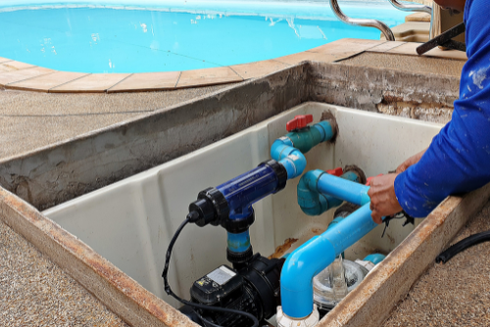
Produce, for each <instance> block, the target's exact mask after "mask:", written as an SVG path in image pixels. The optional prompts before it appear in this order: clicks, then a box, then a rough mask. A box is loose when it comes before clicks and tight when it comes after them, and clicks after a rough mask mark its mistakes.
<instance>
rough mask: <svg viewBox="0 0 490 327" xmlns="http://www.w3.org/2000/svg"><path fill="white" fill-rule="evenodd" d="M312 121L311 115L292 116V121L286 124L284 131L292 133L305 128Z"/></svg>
mask: <svg viewBox="0 0 490 327" xmlns="http://www.w3.org/2000/svg"><path fill="white" fill-rule="evenodd" d="M312 121H313V116H312V115H298V116H294V119H292V120H290V121H288V122H287V124H286V130H287V131H288V132H291V131H294V130H295V129H300V128H305V127H306V126H308V124H309V123H311V122H312Z"/></svg>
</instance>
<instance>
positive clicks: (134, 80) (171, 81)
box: [107, 71, 181, 93]
mask: <svg viewBox="0 0 490 327" xmlns="http://www.w3.org/2000/svg"><path fill="white" fill-rule="evenodd" d="M180 73H181V72H179V71H177V72H161V73H138V74H133V75H131V76H129V77H128V78H126V79H125V80H123V81H122V82H121V83H118V84H116V85H114V86H113V87H111V88H110V89H109V90H107V92H108V93H113V92H131V91H157V90H166V89H173V88H175V86H176V84H177V81H178V80H179V76H180Z"/></svg>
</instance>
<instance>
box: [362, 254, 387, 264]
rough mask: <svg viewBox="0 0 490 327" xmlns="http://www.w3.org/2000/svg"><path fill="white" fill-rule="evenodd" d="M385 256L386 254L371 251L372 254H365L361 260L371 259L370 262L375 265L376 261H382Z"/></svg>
mask: <svg viewBox="0 0 490 327" xmlns="http://www.w3.org/2000/svg"><path fill="white" fill-rule="evenodd" d="M385 258H386V256H385V255H384V254H381V253H373V254H369V255H367V256H366V257H365V258H364V259H363V260H364V261H371V262H372V263H374V264H375V265H377V264H378V263H380V262H381V261H383V260H384V259H385Z"/></svg>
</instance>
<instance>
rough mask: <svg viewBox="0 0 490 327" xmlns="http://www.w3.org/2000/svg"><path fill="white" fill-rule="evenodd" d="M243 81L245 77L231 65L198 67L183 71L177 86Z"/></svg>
mask: <svg viewBox="0 0 490 327" xmlns="http://www.w3.org/2000/svg"><path fill="white" fill-rule="evenodd" d="M241 81H243V78H241V77H240V76H238V75H237V74H236V73H235V72H234V71H233V70H231V69H230V68H229V67H217V68H207V69H196V70H188V71H184V72H182V75H180V78H179V82H178V83H177V88H184V87H191V86H201V85H202V86H204V85H215V84H226V83H234V82H241Z"/></svg>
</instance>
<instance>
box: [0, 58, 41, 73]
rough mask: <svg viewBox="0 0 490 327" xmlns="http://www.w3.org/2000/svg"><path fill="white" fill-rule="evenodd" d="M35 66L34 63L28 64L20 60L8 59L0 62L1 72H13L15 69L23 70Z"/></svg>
mask: <svg viewBox="0 0 490 327" xmlns="http://www.w3.org/2000/svg"><path fill="white" fill-rule="evenodd" d="M32 67H35V66H34V65H30V64H26V63H23V62H19V61H13V60H11V61H6V62H4V63H0V73H4V72H11V71H14V70H22V69H27V68H32Z"/></svg>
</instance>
